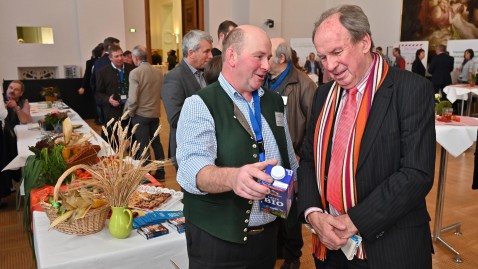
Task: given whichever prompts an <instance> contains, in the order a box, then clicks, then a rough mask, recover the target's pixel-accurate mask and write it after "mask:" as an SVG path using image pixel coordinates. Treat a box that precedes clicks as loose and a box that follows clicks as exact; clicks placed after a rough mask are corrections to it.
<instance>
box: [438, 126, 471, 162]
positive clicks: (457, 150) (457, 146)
mask: <svg viewBox="0 0 478 269" xmlns="http://www.w3.org/2000/svg"><path fill="white" fill-rule="evenodd" d="M461 119H462V121H463V123H464V124H465V122H469V123H471V124H476V125H478V118H470V117H461ZM471 124H469V125H466V126H455V125H438V124H437V125H435V131H436V141H437V143H438V144H440V145H441V146H442V147H443V148H445V150H446V151H447V152H448V153H450V154H451V155H452V156H453V157H458V156H459V155H460V154H462V153H463V152H465V150H467V149H468V148H470V147H471V146H472V145H473V142H475V141H476V134H477V133H476V132H477V130H478V126H472V125H471Z"/></svg>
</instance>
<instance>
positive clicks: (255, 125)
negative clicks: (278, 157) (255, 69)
mask: <svg viewBox="0 0 478 269" xmlns="http://www.w3.org/2000/svg"><path fill="white" fill-rule="evenodd" d="M252 100H253V101H254V111H252V109H251V107H250V106H249V104H248V105H247V108H249V119H250V120H251V124H252V129H253V130H254V134H255V135H256V141H257V145H258V146H259V161H261V162H263V161H265V160H266V155H265V150H264V140H262V119H261V103H260V100H259V93H258V91H255V92H253V93H252ZM254 112H255V113H254Z"/></svg>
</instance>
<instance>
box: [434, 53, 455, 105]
mask: <svg viewBox="0 0 478 269" xmlns="http://www.w3.org/2000/svg"><path fill="white" fill-rule="evenodd" d="M435 52H436V54H437V55H436V56H435V57H433V58H432V60H431V62H430V67H428V73H430V74H432V83H433V87H434V88H435V93H438V92H440V91H442V90H443V88H445V87H446V86H448V85H450V84H451V75H450V73H451V72H452V71H453V64H454V62H455V59H454V58H453V57H451V56H450V55H448V54H447V53H446V47H445V46H444V45H438V46H437V47H436V49H435ZM442 95H443V97H446V95H445V93H442Z"/></svg>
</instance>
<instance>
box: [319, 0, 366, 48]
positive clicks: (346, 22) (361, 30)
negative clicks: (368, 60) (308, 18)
mask: <svg viewBox="0 0 478 269" xmlns="http://www.w3.org/2000/svg"><path fill="white" fill-rule="evenodd" d="M335 14H339V21H340V23H341V24H342V26H344V27H345V29H347V31H348V32H349V34H350V37H351V38H352V43H354V44H355V43H357V42H358V41H360V40H361V39H362V38H363V37H364V36H365V35H366V34H368V35H369V36H370V40H371V42H372V45H371V46H370V51H372V49H373V47H374V45H373V40H372V32H371V31H370V23H369V21H368V18H367V15H365V13H364V12H363V10H362V9H361V8H360V7H359V6H355V5H341V6H338V7H334V8H331V9H329V10H326V11H325V12H324V13H322V15H321V16H320V18H319V20H318V21H317V22H315V25H314V31H313V32H312V41H313V40H314V38H315V34H316V32H317V28H318V27H319V26H320V25H321V24H322V23H323V22H324V21H325V20H327V19H328V18H330V17H331V16H333V15H335Z"/></svg>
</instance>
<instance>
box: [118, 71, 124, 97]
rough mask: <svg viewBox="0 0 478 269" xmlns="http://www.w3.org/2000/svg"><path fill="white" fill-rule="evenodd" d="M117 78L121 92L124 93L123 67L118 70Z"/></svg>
mask: <svg viewBox="0 0 478 269" xmlns="http://www.w3.org/2000/svg"><path fill="white" fill-rule="evenodd" d="M118 74H119V78H120V84H121V93H124V71H123V68H121V69H120V70H118Z"/></svg>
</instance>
